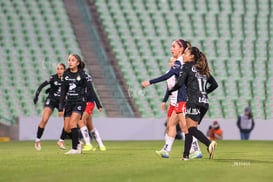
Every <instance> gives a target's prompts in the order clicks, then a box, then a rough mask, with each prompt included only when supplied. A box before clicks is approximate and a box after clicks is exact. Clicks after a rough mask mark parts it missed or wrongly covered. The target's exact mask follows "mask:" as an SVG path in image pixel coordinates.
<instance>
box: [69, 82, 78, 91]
mask: <svg viewBox="0 0 273 182" xmlns="http://www.w3.org/2000/svg"><path fill="white" fill-rule="evenodd" d="M76 87H77V86H76V84H75V83H69V90H73V89H75V88H76Z"/></svg>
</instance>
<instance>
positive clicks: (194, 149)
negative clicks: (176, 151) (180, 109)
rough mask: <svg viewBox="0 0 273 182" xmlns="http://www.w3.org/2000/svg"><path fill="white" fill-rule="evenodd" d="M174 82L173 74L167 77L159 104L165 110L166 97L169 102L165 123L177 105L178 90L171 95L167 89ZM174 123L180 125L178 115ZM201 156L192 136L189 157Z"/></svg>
mask: <svg viewBox="0 0 273 182" xmlns="http://www.w3.org/2000/svg"><path fill="white" fill-rule="evenodd" d="M190 46H191V45H190V44H189V43H188V47H190ZM175 61H176V59H175V58H174V57H171V59H170V62H169V65H170V67H171V68H172V67H173V65H174V62H175ZM175 83H176V78H175V75H173V76H171V77H170V78H169V79H167V89H166V92H165V96H164V98H163V101H162V104H161V107H162V110H166V102H167V100H168V99H169V100H170V104H169V107H168V111H167V123H168V121H169V120H170V117H171V115H172V113H173V112H174V113H175V108H176V105H177V94H178V91H177V90H176V91H174V92H172V94H171V95H169V90H171V89H172V88H173V86H174V85H175ZM176 115H177V114H176ZM176 123H179V125H181V122H179V118H178V117H176ZM176 130H177V129H176ZM176 136H177V135H176ZM175 138H176V137H175ZM157 153H159V154H160V153H161V151H158V152H157ZM202 156H203V155H202V152H201V150H200V147H199V144H198V141H197V139H196V138H195V137H193V141H192V145H191V151H190V158H191V159H193V158H202Z"/></svg>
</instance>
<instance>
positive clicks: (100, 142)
mask: <svg viewBox="0 0 273 182" xmlns="http://www.w3.org/2000/svg"><path fill="white" fill-rule="evenodd" d="M91 136H92V137H93V138H95V140H96V141H97V143H98V145H99V147H103V146H104V145H103V142H102V139H101V137H100V133H99V131H98V130H97V128H94V129H93V130H91Z"/></svg>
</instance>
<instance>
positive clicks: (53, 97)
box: [33, 63, 65, 151]
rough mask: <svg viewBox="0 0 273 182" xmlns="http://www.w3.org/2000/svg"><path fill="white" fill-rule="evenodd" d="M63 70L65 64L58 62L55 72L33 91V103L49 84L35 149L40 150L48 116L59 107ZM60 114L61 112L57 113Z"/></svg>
mask: <svg viewBox="0 0 273 182" xmlns="http://www.w3.org/2000/svg"><path fill="white" fill-rule="evenodd" d="M64 71H65V65H64V64H62V63H60V64H58V66H57V73H56V74H54V75H51V76H50V78H49V79H48V80H46V81H44V82H43V83H42V84H41V85H40V86H39V87H38V89H37V91H36V93H35V97H34V99H33V102H34V104H36V103H37V101H38V98H39V94H40V92H41V91H42V89H43V88H44V87H45V86H47V85H50V88H49V90H48V96H47V98H46V101H45V104H44V110H43V115H42V119H41V121H40V123H39V126H38V130H37V134H36V139H35V149H36V150H38V151H39V150H41V149H42V147H41V137H42V135H43V132H44V129H45V126H46V124H47V122H48V120H49V117H50V116H51V114H52V113H53V111H54V108H57V109H58V107H59V100H60V93H61V84H62V76H63V73H64ZM59 115H60V116H61V115H62V114H61V112H60V113H59Z"/></svg>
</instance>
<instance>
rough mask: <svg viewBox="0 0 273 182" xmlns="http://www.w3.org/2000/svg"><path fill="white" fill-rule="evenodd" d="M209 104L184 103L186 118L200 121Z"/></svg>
mask: <svg viewBox="0 0 273 182" xmlns="http://www.w3.org/2000/svg"><path fill="white" fill-rule="evenodd" d="M208 109H209V105H208V104H206V105H195V104H188V103H187V104H186V118H191V119H192V120H193V121H196V122H198V124H200V123H201V121H202V119H203V117H204V116H205V114H206V113H207V111H208Z"/></svg>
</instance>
